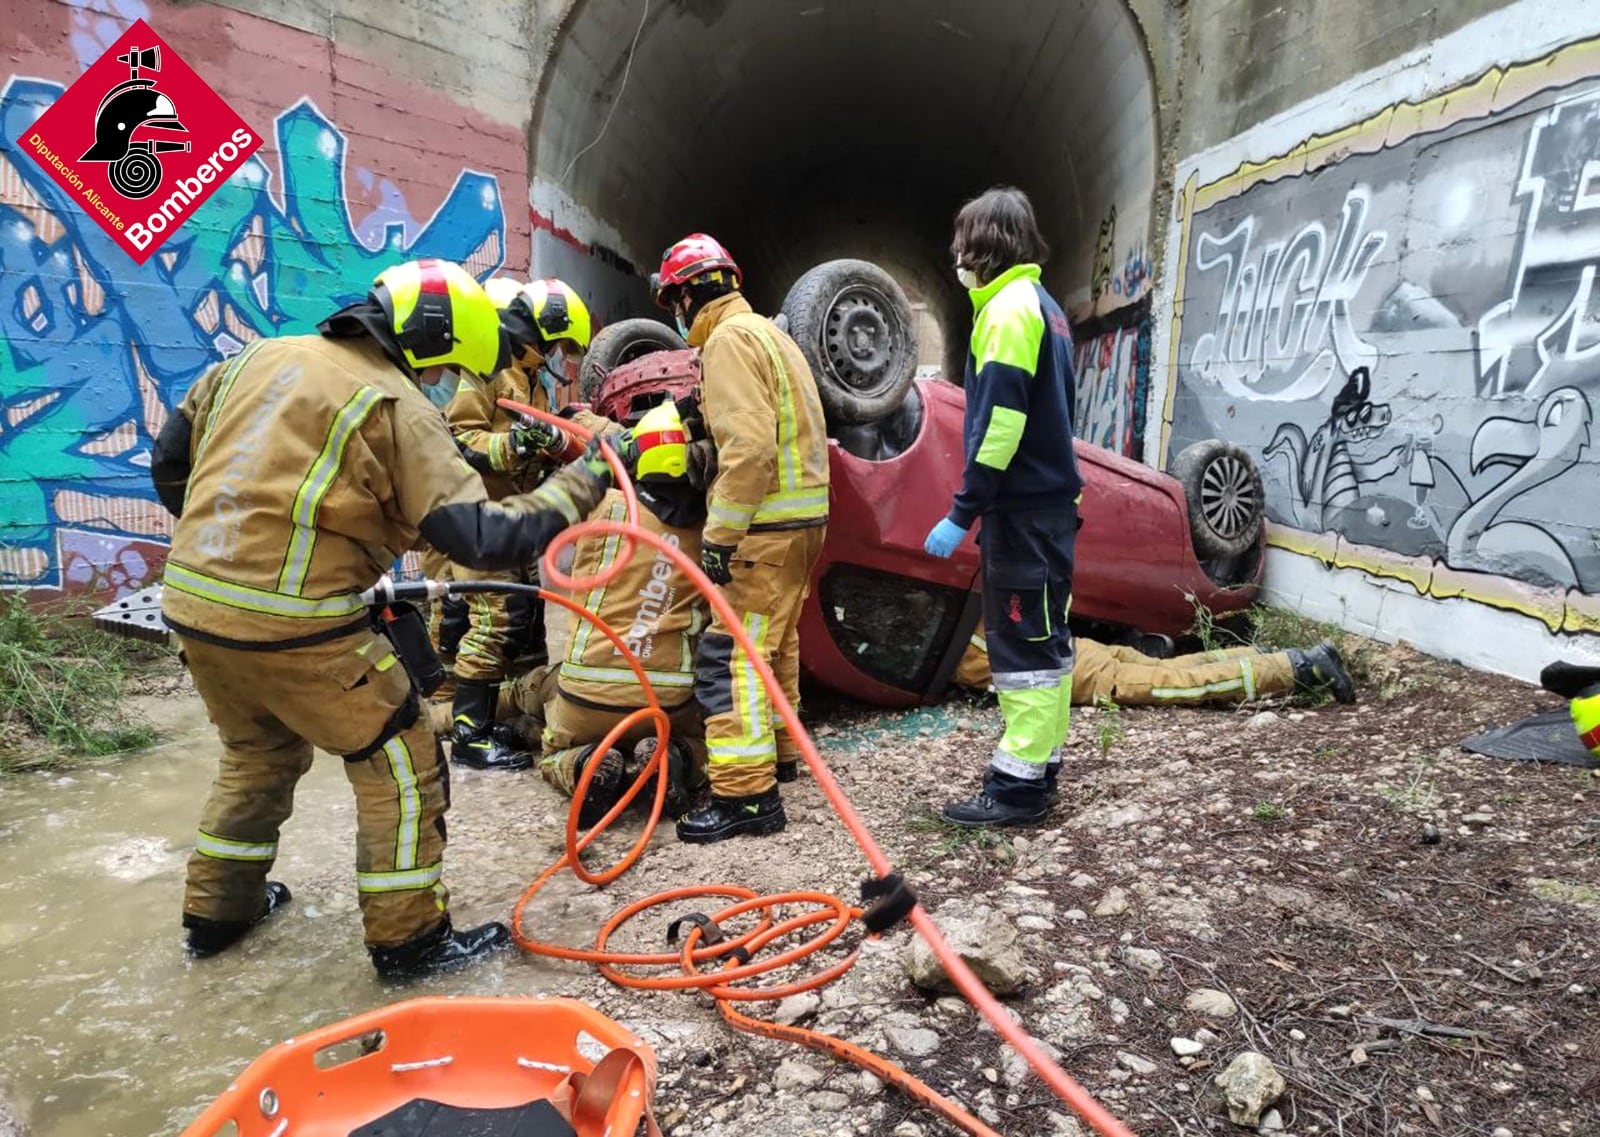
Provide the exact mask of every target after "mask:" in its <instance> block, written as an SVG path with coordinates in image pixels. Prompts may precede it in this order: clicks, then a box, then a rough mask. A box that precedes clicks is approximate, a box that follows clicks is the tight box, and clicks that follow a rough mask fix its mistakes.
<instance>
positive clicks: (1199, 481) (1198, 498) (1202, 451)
mask: <svg viewBox="0 0 1600 1137" xmlns="http://www.w3.org/2000/svg"><path fill="white" fill-rule="evenodd" d="M1168 473H1169V474H1171V475H1172V477H1173V478H1175V479H1176V480H1177V482H1178V484H1179V485H1181V486H1182V487H1183V496H1184V498H1185V499H1186V500H1187V501H1188V503H1189V536H1190V540H1191V541H1192V542H1193V543H1194V552H1195V556H1196V557H1197V558H1198V559H1199V560H1200V562H1201V563H1202V564H1205V563H1208V562H1212V561H1232V560H1237V559H1240V558H1244V557H1246V556H1247V555H1248V554H1249V553H1251V552H1252V551H1253V550H1254V549H1255V547H1256V544H1257V543H1258V542H1259V541H1260V539H1261V519H1262V516H1263V514H1264V512H1265V508H1266V492H1265V490H1264V489H1263V487H1262V485H1261V471H1260V470H1258V469H1257V468H1256V464H1255V462H1253V461H1252V460H1251V458H1250V455H1248V454H1246V453H1245V452H1244V451H1243V450H1241V449H1240V448H1239V447H1237V446H1235V445H1233V444H1232V443H1230V442H1223V441H1221V440H1220V439H1216V438H1212V439H1208V440H1207V441H1205V442H1196V443H1195V444H1194V445H1193V446H1190V447H1189V448H1188V449H1186V450H1184V451H1183V452H1182V453H1181V454H1179V455H1178V457H1177V459H1176V460H1175V461H1174V462H1173V463H1172V468H1171V469H1170V470H1169V471H1168Z"/></svg>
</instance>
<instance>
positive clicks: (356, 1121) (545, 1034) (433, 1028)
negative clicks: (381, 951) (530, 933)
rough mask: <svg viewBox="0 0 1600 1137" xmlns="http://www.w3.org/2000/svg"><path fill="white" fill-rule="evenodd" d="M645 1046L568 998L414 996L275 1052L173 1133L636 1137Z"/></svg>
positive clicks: (645, 1103)
mask: <svg viewBox="0 0 1600 1137" xmlns="http://www.w3.org/2000/svg"><path fill="white" fill-rule="evenodd" d="M655 1080H656V1058H655V1053H654V1051H652V1050H651V1049H650V1047H649V1046H647V1045H646V1044H645V1043H644V1042H643V1041H642V1040H640V1039H639V1038H638V1037H637V1036H636V1035H634V1034H633V1033H632V1032H631V1031H629V1030H627V1029H626V1028H624V1027H623V1026H621V1025H620V1024H618V1023H616V1022H613V1021H612V1020H611V1019H609V1018H607V1017H606V1016H605V1015H602V1014H601V1013H600V1012H599V1011H596V1010H595V1009H594V1008H592V1007H590V1006H588V1005H586V1004H584V1003H580V1002H577V1001H576V1000H572V999H546V998H531V999H512V998H429V999H413V1000H411V1001H409V1002H405V1003H396V1004H394V1005H393V1006H389V1007H384V1008H382V1009H380V1010H376V1011H369V1012H368V1013H367V1014H364V1015H359V1016H357V1017H356V1018H353V1019H346V1020H345V1021H344V1022H339V1023H334V1024H333V1025H331V1026H325V1027H322V1028H321V1029H319V1030H316V1031H313V1032H312V1033H310V1034H308V1035H304V1036H302V1037H300V1038H292V1039H290V1040H289V1041H288V1042H285V1043H283V1044H282V1045H281V1046H275V1047H273V1048H272V1049H271V1050H269V1051H267V1052H266V1053H265V1054H263V1055H262V1056H261V1057H260V1058H257V1059H256V1060H255V1061H254V1062H252V1063H251V1064H250V1066H249V1067H248V1068H247V1069H246V1070H245V1071H244V1073H242V1074H241V1075H239V1077H238V1078H237V1079H236V1080H235V1081H234V1083H233V1084H232V1085H231V1086H229V1087H228V1089H227V1092H225V1093H224V1094H223V1095H222V1096H221V1097H220V1098H218V1099H217V1100H216V1102H214V1103H213V1104H212V1105H211V1106H210V1107H209V1108H208V1109H206V1111H205V1112H204V1113H202V1114H201V1115H200V1116H199V1117H198V1118H197V1119H196V1120H195V1122H194V1123H193V1124H192V1125H190V1126H189V1127H188V1128H187V1129H185V1130H184V1131H183V1135H182V1137H222V1135H224V1134H227V1135H233V1134H237V1135H238V1137H458V1135H465V1134H482V1133H513V1132H514V1133H517V1134H519V1135H526V1137H574V1135H575V1137H619V1135H626V1137H633V1134H634V1133H635V1132H637V1130H638V1128H639V1124H640V1122H641V1121H643V1122H645V1123H646V1125H647V1126H648V1129H647V1132H649V1133H651V1134H654V1135H657V1137H659V1133H660V1130H659V1129H658V1128H657V1127H656V1124H655V1120H654V1118H653V1117H652V1116H651V1109H650V1102H651V1098H652V1096H653V1094H654V1092H655Z"/></svg>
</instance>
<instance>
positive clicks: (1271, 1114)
mask: <svg viewBox="0 0 1600 1137" xmlns="http://www.w3.org/2000/svg"><path fill="white" fill-rule="evenodd" d="M1261 1128H1262V1129H1263V1130H1267V1129H1278V1130H1281V1129H1282V1128H1283V1114H1281V1113H1279V1112H1278V1111H1277V1110H1275V1109H1269V1110H1267V1112H1266V1113H1263V1114H1262V1115H1261Z"/></svg>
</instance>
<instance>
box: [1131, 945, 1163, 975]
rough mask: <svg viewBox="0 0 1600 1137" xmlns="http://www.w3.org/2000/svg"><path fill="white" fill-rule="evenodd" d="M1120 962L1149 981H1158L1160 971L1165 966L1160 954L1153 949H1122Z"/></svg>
mask: <svg viewBox="0 0 1600 1137" xmlns="http://www.w3.org/2000/svg"><path fill="white" fill-rule="evenodd" d="M1122 962H1123V963H1125V964H1127V965H1128V966H1129V967H1130V968H1131V969H1133V970H1134V971H1137V972H1138V973H1139V974H1140V975H1143V976H1146V977H1147V978H1150V979H1159V978H1160V977H1161V969H1162V968H1164V967H1165V966H1166V961H1165V960H1163V959H1162V958H1161V953H1160V952H1158V951H1156V950H1155V949H1154V948H1138V947H1127V948H1123V949H1122Z"/></svg>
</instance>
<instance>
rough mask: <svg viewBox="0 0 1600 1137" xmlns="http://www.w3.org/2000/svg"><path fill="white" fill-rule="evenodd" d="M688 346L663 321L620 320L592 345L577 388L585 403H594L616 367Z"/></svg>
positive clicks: (579, 376) (601, 333) (595, 338)
mask: <svg viewBox="0 0 1600 1137" xmlns="http://www.w3.org/2000/svg"><path fill="white" fill-rule="evenodd" d="M688 346H689V345H688V344H687V343H685V342H684V339H683V337H682V336H680V335H679V334H678V333H677V332H676V331H674V330H673V329H672V328H669V327H667V325H665V324H663V323H662V322H661V321H660V320H651V319H638V320H618V321H617V322H616V323H614V324H607V325H606V326H605V327H604V328H602V329H601V330H600V332H599V334H597V335H596V336H595V337H594V342H592V343H591V344H590V345H589V351H588V353H587V354H585V355H584V357H583V367H582V369H581V370H580V371H579V372H578V387H579V389H580V390H581V391H582V392H583V398H584V401H585V402H589V403H592V402H594V401H595V398H596V397H597V396H598V395H599V394H600V385H601V384H602V383H604V382H605V379H606V376H607V375H609V374H610V373H611V370H612V369H613V368H616V367H621V366H622V365H623V364H624V363H632V362H633V361H634V360H635V359H638V358H639V357H640V356H644V355H650V354H652V353H654V352H658V351H683V350H685V349H686V348H687V347H688Z"/></svg>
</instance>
